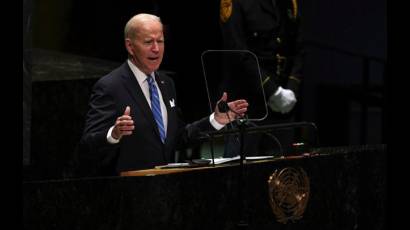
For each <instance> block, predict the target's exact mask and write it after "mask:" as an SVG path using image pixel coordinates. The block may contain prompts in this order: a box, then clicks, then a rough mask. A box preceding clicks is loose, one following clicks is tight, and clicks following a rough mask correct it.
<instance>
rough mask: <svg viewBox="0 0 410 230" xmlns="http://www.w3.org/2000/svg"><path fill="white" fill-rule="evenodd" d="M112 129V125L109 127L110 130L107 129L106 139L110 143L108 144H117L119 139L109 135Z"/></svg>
mask: <svg viewBox="0 0 410 230" xmlns="http://www.w3.org/2000/svg"><path fill="white" fill-rule="evenodd" d="M113 129H114V126H111V128H110V130H108V133H107V141H108V143H110V144H117V143H118V142H120V139H121V138H120V139H118V140H117V139H115V138H114V137H112V136H111V134H112V130H113Z"/></svg>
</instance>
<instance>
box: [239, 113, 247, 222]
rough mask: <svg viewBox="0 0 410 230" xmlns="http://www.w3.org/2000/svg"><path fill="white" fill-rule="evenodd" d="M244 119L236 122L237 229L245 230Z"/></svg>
mask: <svg viewBox="0 0 410 230" xmlns="http://www.w3.org/2000/svg"><path fill="white" fill-rule="evenodd" d="M245 123H246V120H245V119H239V120H238V123H237V124H238V128H239V140H240V141H239V155H240V158H239V160H240V161H239V182H238V190H239V194H238V195H239V198H238V200H239V203H238V204H239V221H238V223H237V228H238V229H247V228H248V226H249V224H248V221H247V220H246V217H245V210H244V209H245V207H244V206H245V205H244V200H245V199H244V190H245V189H246V186H247V185H246V178H245V164H244V162H245V161H246V158H245V151H244V139H245V138H244V137H245V131H246V130H245V128H246V127H245V126H246V125H245Z"/></svg>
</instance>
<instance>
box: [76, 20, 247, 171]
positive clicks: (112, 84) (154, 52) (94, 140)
mask: <svg viewBox="0 0 410 230" xmlns="http://www.w3.org/2000/svg"><path fill="white" fill-rule="evenodd" d="M124 35H125V47H126V49H127V51H128V60H127V61H126V62H125V63H124V64H122V65H121V66H120V67H119V68H117V69H115V70H114V71H112V72H111V73H109V74H107V75H106V76H104V77H102V78H101V79H100V80H99V81H98V82H97V83H96V84H95V85H94V87H93V92H92V95H91V98H90V103H89V106H90V109H89V111H88V113H87V118H86V124H85V129H84V133H83V136H82V139H81V142H80V152H81V155H80V156H79V158H80V159H82V160H85V161H83V162H81V161H82V160H81V161H80V163H82V164H83V165H82V167H80V168H82V169H84V168H86V169H87V170H86V171H88V172H86V174H87V175H118V174H119V173H120V172H123V171H129V170H138V169H148V168H153V167H154V166H157V165H162V164H166V163H168V162H173V160H174V152H175V150H176V148H178V147H184V146H185V144H187V143H189V142H190V141H191V140H193V139H195V137H197V136H198V134H199V133H200V132H202V131H208V130H215V129H220V128H222V127H223V126H225V125H226V124H227V123H229V122H230V120H233V119H235V118H237V117H238V116H239V117H240V116H244V114H245V112H246V111H247V106H248V103H247V102H246V101H245V100H236V101H232V102H229V103H228V106H229V108H230V109H231V110H230V111H229V112H228V115H229V118H228V117H227V114H225V113H220V112H219V110H218V108H216V109H215V112H214V113H213V114H211V115H210V116H209V117H205V118H203V119H201V120H199V121H196V122H194V123H192V124H188V125H185V123H184V122H183V121H182V120H181V119H180V116H179V114H178V106H177V100H176V92H175V86H174V82H173V81H172V79H171V78H170V77H168V76H167V75H166V74H164V73H162V72H160V71H158V68H159V66H160V64H161V61H162V58H163V53H164V35H163V26H162V23H161V21H160V19H159V17H157V16H154V15H150V14H138V15H136V16H134V17H132V18H131V19H130V20H129V21H128V23H127V24H126V26H125V30H124ZM220 101H225V102H226V101H227V94H226V93H224V94H223V95H222V98H221V99H220Z"/></svg>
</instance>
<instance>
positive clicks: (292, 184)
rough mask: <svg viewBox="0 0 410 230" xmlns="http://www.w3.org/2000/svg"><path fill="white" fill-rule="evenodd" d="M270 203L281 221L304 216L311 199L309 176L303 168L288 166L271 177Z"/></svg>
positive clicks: (269, 182)
mask: <svg viewBox="0 0 410 230" xmlns="http://www.w3.org/2000/svg"><path fill="white" fill-rule="evenodd" d="M268 185H269V203H270V205H271V207H272V211H273V214H274V215H275V216H276V220H277V221H278V222H279V223H282V224H286V223H287V222H288V221H292V222H295V221H296V220H299V219H301V218H302V216H303V213H304V212H305V209H306V205H307V202H308V200H309V191H310V185H309V178H308V177H307V174H306V172H305V171H304V170H303V169H302V168H297V169H296V168H292V167H287V168H284V169H282V170H280V171H278V170H275V172H274V173H273V174H272V175H271V176H270V177H269V180H268Z"/></svg>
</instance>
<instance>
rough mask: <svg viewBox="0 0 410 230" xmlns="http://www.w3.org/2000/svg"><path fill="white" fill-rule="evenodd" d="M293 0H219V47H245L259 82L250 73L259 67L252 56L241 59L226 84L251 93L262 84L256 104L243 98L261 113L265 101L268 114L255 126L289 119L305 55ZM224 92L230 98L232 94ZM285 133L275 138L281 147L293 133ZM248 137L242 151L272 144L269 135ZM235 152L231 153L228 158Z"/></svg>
mask: <svg viewBox="0 0 410 230" xmlns="http://www.w3.org/2000/svg"><path fill="white" fill-rule="evenodd" d="M297 3H298V1H297V0H221V5H220V25H221V32H222V37H223V44H224V45H223V46H224V49H226V50H249V51H251V52H252V53H254V54H255V55H256V56H257V59H258V62H259V66H260V73H261V79H260V81H259V80H255V78H259V75H258V74H255V73H259V71H258V70H257V69H256V66H257V65H256V64H255V61H254V60H251V58H243V59H242V60H241V62H242V64H241V65H240V68H235V69H232V68H231V69H230V70H229V72H230V75H231V76H232V77H227V78H229V79H230V81H231V82H230V83H229V84H228V86H231V85H232V84H241V85H243V86H245V87H246V88H247V89H248V90H251V89H253V90H254V92H253V93H251V94H252V95H255V94H257V93H260V92H261V91H262V90H261V89H260V88H261V87H260V85H261V84H262V85H263V89H264V92H265V94H264V96H265V98H264V100H263V99H262V100H257V101H258V102H261V103H256V104H255V103H253V100H250V99H248V98H245V99H247V100H248V101H249V102H250V103H251V104H252V111H262V112H264V113H266V112H265V111H266V109H265V108H266V105H265V103H264V102H266V104H267V105H268V107H269V110H268V116H267V118H266V119H265V120H264V121H261V122H258V125H265V124H272V123H280V122H290V121H293V119H294V117H293V115H294V106H295V104H296V102H297V98H298V95H299V88H300V87H299V86H300V83H301V81H302V70H303V56H304V49H303V47H302V37H301V33H300V13H299V7H298V4H297ZM249 56H250V55H249ZM241 75H242V76H245V77H243V78H245V79H242V82H240V83H238V82H237V81H238V76H241ZM246 78H247V79H246ZM235 81H236V83H235ZM226 82H229V81H226ZM257 84H259V85H257ZM243 86H242V87H243ZM237 88H239V87H237ZM222 90H224V89H222ZM228 93H230V95H231V96H232V95H234V96H235V93H231V92H228ZM252 111H250V113H252ZM285 136H286V137H284V138H280V139H281V140H280V141H281V142H283V145H285V146H284V147H288V146H289V145H290V144H291V142H292V139H293V137H292V134H290V135H289V136H288V135H285ZM247 139H248V140H249V145H248V147H249V148H248V150H246V151H247V152H252V153H256V152H261V151H264V150H261V149H260V148H259V149H258V147H259V146H261V145H264V144H263V143H262V142H266V143H267V145H270V146H274V145H276V141H275V140H273V139H272V136H268V137H267V138H259V137H257V135H253V136H249V137H248V138H247ZM252 139H253V140H252ZM235 154H236V152H235V151H234V152H232V153H228V154H227V156H232V155H235Z"/></svg>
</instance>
